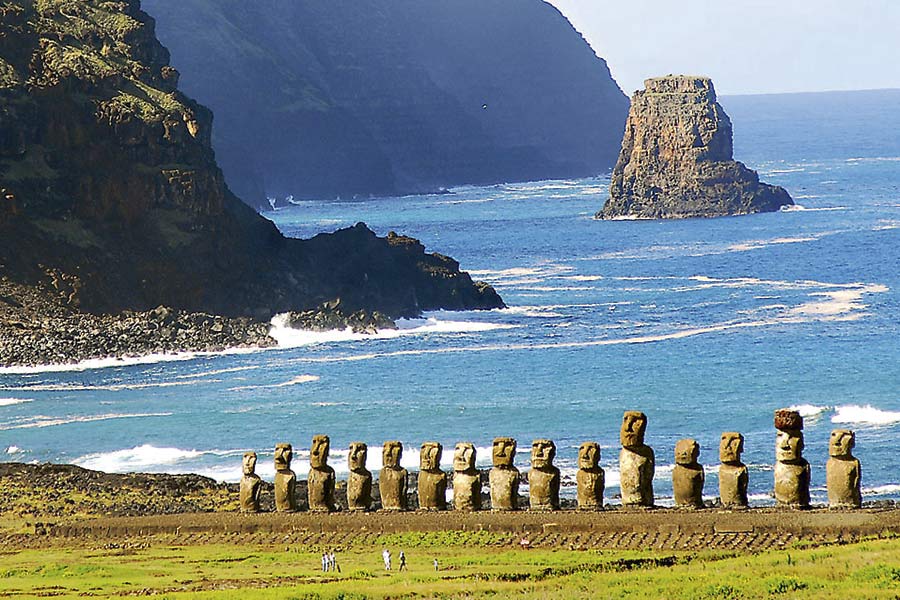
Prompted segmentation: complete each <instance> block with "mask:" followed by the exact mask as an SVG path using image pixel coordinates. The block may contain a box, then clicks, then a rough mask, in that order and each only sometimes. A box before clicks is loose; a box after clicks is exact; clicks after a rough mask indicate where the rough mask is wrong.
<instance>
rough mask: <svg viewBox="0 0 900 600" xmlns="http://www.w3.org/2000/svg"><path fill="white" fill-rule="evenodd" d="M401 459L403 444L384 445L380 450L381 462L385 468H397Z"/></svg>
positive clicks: (389, 443) (386, 443) (390, 443)
mask: <svg viewBox="0 0 900 600" xmlns="http://www.w3.org/2000/svg"><path fill="white" fill-rule="evenodd" d="M401 458H403V444H401V443H400V442H385V443H384V447H383V448H382V450H381V462H382V464H383V465H384V466H385V467H386V468H389V469H396V468H398V467H399V466H400V459H401Z"/></svg>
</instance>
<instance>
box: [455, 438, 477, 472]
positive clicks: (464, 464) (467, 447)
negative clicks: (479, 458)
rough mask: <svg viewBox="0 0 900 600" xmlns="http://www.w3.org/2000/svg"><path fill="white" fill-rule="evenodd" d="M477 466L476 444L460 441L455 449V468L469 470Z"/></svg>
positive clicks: (456, 469)
mask: <svg viewBox="0 0 900 600" xmlns="http://www.w3.org/2000/svg"><path fill="white" fill-rule="evenodd" d="M474 468H475V444H470V443H469V442H460V443H459V444H457V445H456V448H455V449H454V450H453V470H454V471H468V470H470V469H474Z"/></svg>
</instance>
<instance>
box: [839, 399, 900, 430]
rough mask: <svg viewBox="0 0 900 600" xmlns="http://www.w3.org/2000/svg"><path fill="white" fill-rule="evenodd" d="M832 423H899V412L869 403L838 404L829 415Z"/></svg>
mask: <svg viewBox="0 0 900 600" xmlns="http://www.w3.org/2000/svg"><path fill="white" fill-rule="evenodd" d="M831 422H832V423H847V424H857V425H891V424H893V423H900V412H896V411H888V410H881V409H880V408H875V407H874V406H872V405H871V404H867V405H865V406H859V405H857V404H851V405H848V406H838V407H836V408H835V414H834V416H833V417H831Z"/></svg>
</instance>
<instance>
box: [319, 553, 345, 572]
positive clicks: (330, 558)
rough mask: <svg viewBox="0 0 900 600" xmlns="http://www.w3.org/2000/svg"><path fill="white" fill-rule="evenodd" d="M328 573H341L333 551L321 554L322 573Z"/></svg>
mask: <svg viewBox="0 0 900 600" xmlns="http://www.w3.org/2000/svg"><path fill="white" fill-rule="evenodd" d="M328 571H332V572H337V573H340V572H341V567H340V565H338V564H337V558H336V557H335V555H334V550H330V551H328V552H323V553H322V572H323V573H327V572H328Z"/></svg>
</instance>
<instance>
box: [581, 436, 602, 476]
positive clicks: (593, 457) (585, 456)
mask: <svg viewBox="0 0 900 600" xmlns="http://www.w3.org/2000/svg"><path fill="white" fill-rule="evenodd" d="M599 464H600V444H598V443H597V442H585V443H583V444H582V445H581V447H580V448H578V468H580V469H584V470H585V471H590V470H592V469H596V468H597V466H598V465H599Z"/></svg>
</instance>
